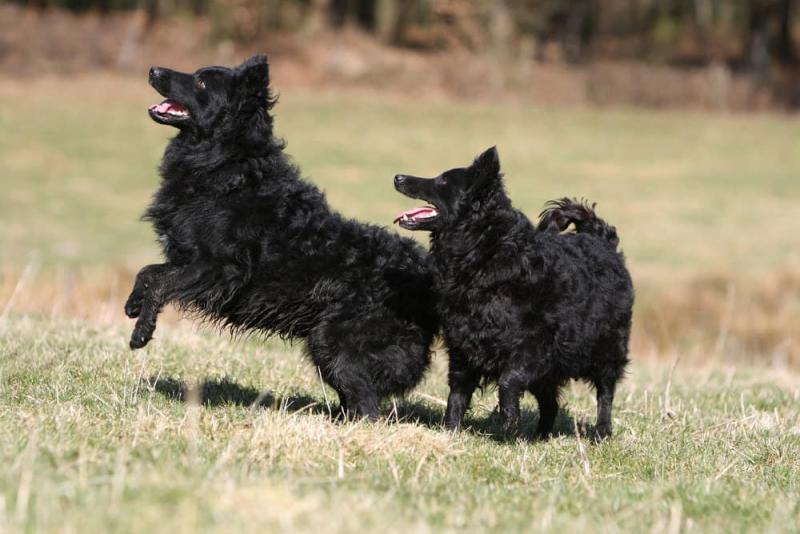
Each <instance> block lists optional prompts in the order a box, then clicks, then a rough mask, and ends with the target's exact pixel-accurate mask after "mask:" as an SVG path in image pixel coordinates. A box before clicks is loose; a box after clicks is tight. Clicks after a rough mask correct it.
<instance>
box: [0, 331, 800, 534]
mask: <svg viewBox="0 0 800 534" xmlns="http://www.w3.org/2000/svg"><path fill="white" fill-rule="evenodd" d="M161 333H162V335H161V336H159V339H157V340H156V341H155V342H154V343H153V344H152V346H151V347H150V348H149V349H147V350H146V351H144V352H141V353H135V354H132V353H130V352H129V351H128V350H126V349H125V348H124V344H123V340H124V339H125V331H123V330H121V329H120V328H118V327H115V326H99V325H97V324H88V323H81V322H67V321H45V320H38V319H34V318H31V317H26V318H24V317H14V316H11V317H9V318H6V319H5V320H2V321H0V429H2V430H1V431H0V529H2V528H8V529H11V530H15V529H19V530H24V531H63V532H76V531H81V532H101V531H142V532H149V531H153V530H156V531H186V532H189V531H196V530H201V531H209V530H223V531H232V532H240V531H262V532H263V531H268V532H269V531H285V532H297V531H324V532H353V531H359V532H362V531H376V532H409V531H420V532H426V531H470V532H478V531H484V530H486V529H494V530H496V531H498V532H515V531H532V530H533V531H565V529H566V531H576V530H579V529H580V530H581V531H585V532H614V531H622V530H624V531H630V530H632V531H648V530H652V531H659V532H660V531H665V532H667V531H668V532H678V531H679V529H680V530H685V531H695V532H737V531H751V532H769V531H774V532H778V531H797V529H798V528H800V524H798V518H799V517H800V508H799V507H798V502H800V377H798V376H797V375H793V374H780V375H778V374H774V373H768V372H765V371H755V370H747V369H733V368H725V369H722V368H718V369H713V368H706V369H683V368H682V367H681V365H680V364H679V365H678V367H677V369H676V370H675V372H674V375H673V376H672V378H671V380H670V373H671V367H670V366H660V365H658V366H651V365H649V364H645V363H641V362H640V363H637V364H635V365H634V366H633V368H632V372H631V375H630V376H629V378H628V379H627V380H626V382H625V383H624V385H623V386H622V387H621V389H620V391H619V394H618V398H617V402H616V404H615V415H614V425H615V431H616V432H615V436H614V437H613V438H612V439H611V440H610V441H608V442H605V443H602V444H599V445H592V444H590V443H587V441H586V439H585V438H583V437H582V438H580V440H579V439H578V438H577V437H576V436H575V435H574V427H575V425H578V426H580V427H584V426H585V425H587V424H591V423H593V422H594V402H593V398H592V395H591V393H590V392H589V390H588V389H587V388H586V387H584V386H582V385H575V386H572V387H570V388H568V390H567V391H566V394H565V395H564V402H563V405H564V410H563V412H562V414H561V415H560V417H559V420H558V423H557V429H558V431H559V433H560V434H561V435H558V436H557V437H555V438H553V439H552V440H550V441H548V442H545V443H542V442H529V441H527V440H525V439H519V440H515V441H514V440H512V441H503V440H502V439H500V437H499V436H498V435H497V434H495V427H494V426H493V424H492V423H490V422H487V421H489V417H490V412H491V410H492V408H493V406H494V405H495V402H496V400H495V392H494V391H493V390H489V391H487V392H486V393H485V394H484V395H483V396H480V395H478V396H476V398H475V406H474V409H473V412H472V416H471V419H470V420H469V423H470V424H471V425H472V429H471V430H469V431H464V432H462V433H459V434H449V433H447V432H445V431H443V430H442V429H441V428H440V427H439V426H438V423H439V421H440V419H441V416H442V410H443V408H442V406H441V399H443V398H445V395H446V386H445V382H444V378H443V377H444V372H443V358H442V355H441V354H439V355H438V357H437V358H436V366H435V369H434V371H433V372H432V373H430V375H429V378H428V379H427V381H426V382H425V383H424V384H423V385H422V386H421V387H420V388H418V390H417V392H416V393H414V394H412V395H411V396H409V397H408V398H407V399H405V400H402V401H399V403H398V405H397V406H398V408H397V409H398V413H399V414H400V419H401V421H400V422H399V423H397V422H393V421H392V422H388V423H387V422H382V423H377V424H367V423H348V424H339V423H334V422H332V421H331V420H330V418H329V416H328V407H327V404H326V403H327V400H326V399H330V398H331V395H332V391H330V390H326V389H324V388H323V387H322V386H321V385H320V383H319V380H318V378H317V376H316V374H315V372H314V370H313V369H312V368H311V367H310V366H309V364H308V363H306V361H305V360H304V359H303V357H302V356H301V355H300V354H299V352H298V351H297V350H295V349H292V348H288V347H285V346H283V345H282V344H280V343H272V342H270V343H266V344H265V343H262V342H256V341H255V340H239V341H238V342H235V343H231V342H230V340H228V339H226V338H224V337H218V336H213V335H209V336H206V335H201V334H197V333H194V332H191V331H187V330H173V331H170V332H168V333H164V332H161ZM180 381H184V382H186V383H189V384H202V383H204V382H205V383H207V386H206V388H205V397H204V398H205V400H206V402H207V403H208V404H206V405H203V406H199V405H197V403H196V402H195V403H192V402H189V403H186V402H183V401H181V400H179V399H178V398H176V397H174V396H170V395H168V394H165V393H169V392H173V393H174V392H176V391H177V388H176V384H177V383H178V382H180ZM156 383H157V384H159V385H158V386H156V385H155V384H156ZM259 393H261V394H262V397H263V398H264V399H266V400H265V402H264V403H263V404H265V405H263V404H262V405H260V406H256V407H251V406H250V404H251V403H253V401H254V400H255V399H256V397H257V395H259ZM189 396H190V397H192V395H189ZM392 410H393V406H392V404H391V403H389V404H387V405H386V406H385V407H384V413H385V414H387V415H388V416H389V418H390V420H391V419H393V417H392V416H391V413H392ZM415 419H418V420H416V421H415ZM535 422H536V410H535V405H534V403H533V402H532V401H531V400H530V399H527V400H526V402H525V417H524V424H523V428H524V429H525V431H526V432H531V431H532V429H533V427H534V426H535Z"/></svg>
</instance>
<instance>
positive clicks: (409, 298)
mask: <svg viewBox="0 0 800 534" xmlns="http://www.w3.org/2000/svg"><path fill="white" fill-rule="evenodd" d="M150 84H151V85H152V86H153V87H154V88H155V89H156V90H157V91H158V92H159V93H161V94H162V95H163V96H164V97H165V98H166V100H164V101H163V102H162V103H161V104H158V105H154V106H151V107H150V116H151V117H152V118H153V120H154V121H156V122H158V123H160V124H166V125H170V126H174V127H176V128H177V129H178V135H177V136H176V137H175V138H173V139H172V141H170V143H169V145H168V146H167V149H166V152H165V154H164V159H163V162H162V164H161V176H162V178H163V181H162V184H161V188H160V189H159V191H158V192H157V193H156V195H155V198H154V200H153V202H152V204H151V205H150V207H149V209H148V210H147V213H146V215H145V217H146V219H148V220H150V221H152V223H153V226H154V227H155V231H156V233H157V234H158V238H159V241H160V242H161V245H162V247H163V251H164V254H165V256H166V260H167V261H166V263H163V264H157V265H148V266H147V267H144V268H143V269H142V270H141V271H140V272H139V274H138V275H137V277H136V283H135V285H134V288H133V292H132V293H131V295H130V297H129V298H128V302H127V303H126V305H125V312H126V314H127V315H128V316H129V317H131V318H137V317H138V320H137V322H136V326H135V328H134V331H133V335H132V337H131V341H130V345H131V348H134V349H135V348H139V347H143V346H144V345H146V344H147V342H148V341H150V339H151V338H152V335H153V332H154V330H155V326H156V318H157V315H158V313H159V311H160V310H161V309H162V308H163V306H164V305H165V304H167V303H170V302H174V303H176V304H177V305H178V306H180V307H182V308H184V309H188V310H191V311H195V312H198V313H199V314H200V315H201V316H203V317H205V318H206V319H209V320H211V321H213V322H216V323H218V324H222V325H226V326H229V327H231V328H233V329H235V330H240V329H256V330H259V331H262V332H264V333H267V334H277V335H279V336H281V337H282V338H285V339H291V338H302V339H304V340H305V341H306V344H307V350H308V354H309V356H310V358H311V360H312V361H313V362H314V364H315V365H317V366H318V367H319V370H320V372H321V374H322V377H323V378H324V379H325V381H326V382H327V383H328V384H330V385H331V386H332V387H333V388H334V389H335V390H336V391H337V392H338V394H339V398H340V401H341V405H342V408H343V409H344V410H345V411H348V412H349V413H350V414H351V415H355V416H366V417H369V418H375V417H377V416H378V405H379V402H380V400H381V399H382V398H383V397H385V396H387V395H391V394H402V393H403V392H405V391H407V390H409V389H410V388H412V387H413V386H414V385H416V384H417V382H419V380H420V378H421V377H422V375H423V373H424V372H425V369H426V368H427V367H428V364H429V363H430V352H429V345H430V343H431V340H432V337H433V335H434V333H435V331H436V330H437V324H436V319H435V313H434V307H435V299H434V294H433V276H432V274H431V272H430V266H429V257H428V255H427V253H426V252H425V250H424V249H423V248H421V247H420V246H419V245H417V244H415V243H414V241H413V240H410V239H406V238H401V237H399V236H397V235H394V234H391V233H389V232H387V231H386V230H385V229H383V228H379V227H376V226H370V225H366V224H361V223H358V222H356V221H353V220H348V219H345V218H343V217H342V216H341V215H339V214H338V213H336V212H334V211H332V210H331V209H330V208H329V207H328V204H327V203H326V201H325V197H324V196H323V194H322V192H320V191H319V189H317V188H316V187H314V186H313V185H311V184H310V183H308V182H306V181H304V180H302V179H301V178H300V176H299V171H298V169H297V168H296V167H295V166H294V165H293V164H292V163H291V162H290V160H289V158H288V157H287V156H286V155H285V154H284V152H283V148H284V144H283V143H282V142H281V141H280V140H278V139H276V138H275V137H274V136H273V131H272V126H273V119H272V116H271V115H270V113H269V110H270V109H271V108H272V106H273V105H274V104H275V99H274V98H273V97H272V95H271V92H270V90H269V67H268V64H267V59H266V57H264V56H256V57H253V58H251V59H249V60H247V61H246V62H245V63H243V64H242V65H241V66H239V67H237V68H235V69H228V68H223V67H210V68H204V69H200V70H198V71H197V72H195V73H193V74H185V73H180V72H175V71H172V70H169V69H163V68H159V67H154V68H152V69H151V70H150Z"/></svg>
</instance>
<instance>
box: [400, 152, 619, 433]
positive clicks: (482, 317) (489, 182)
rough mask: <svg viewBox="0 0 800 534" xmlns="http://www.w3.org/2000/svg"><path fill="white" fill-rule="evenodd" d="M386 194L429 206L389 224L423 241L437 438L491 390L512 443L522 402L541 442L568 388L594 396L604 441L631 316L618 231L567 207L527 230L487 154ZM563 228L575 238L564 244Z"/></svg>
mask: <svg viewBox="0 0 800 534" xmlns="http://www.w3.org/2000/svg"><path fill="white" fill-rule="evenodd" d="M395 187H396V188H397V190H398V191H400V192H401V193H403V194H405V195H407V196H409V197H412V198H416V199H420V200H424V201H426V202H428V203H430V204H431V205H430V206H426V207H422V208H417V209H414V210H409V211H407V212H405V213H403V214H401V216H400V217H398V218H397V220H396V221H395V222H399V223H400V225H401V226H402V227H403V228H406V229H409V230H427V231H429V232H430V233H431V256H432V257H433V262H434V266H435V269H434V270H435V275H436V280H437V291H438V293H439V303H438V312H439V317H440V320H441V321H442V328H443V331H444V338H445V342H446V344H447V347H448V351H449V355H450V370H449V382H450V396H449V398H448V401H447V412H446V415H445V424H446V426H447V427H449V428H457V427H458V426H459V425H460V424H461V421H462V419H463V417H464V413H465V411H466V410H467V409H468V407H469V403H470V399H471V397H472V393H473V392H474V391H475V388H476V387H478V386H479V385H480V384H481V383H482V382H486V381H493V382H497V383H498V385H499V397H500V414H501V416H502V418H503V421H504V426H505V428H506V430H508V431H510V432H514V431H516V427H517V424H518V421H519V400H520V396H521V395H522V393H523V392H525V391H526V390H527V391H530V392H531V393H533V395H534V396H535V397H536V399H537V401H538V403H539V426H538V429H537V433H538V434H539V435H541V436H543V437H544V436H547V435H548V434H550V432H551V431H552V429H553V423H554V421H555V417H556V413H557V412H558V393H559V389H560V388H561V386H563V385H564V384H565V383H566V382H567V381H568V380H569V379H571V378H576V379H584V380H586V381H588V382H590V383H591V384H593V385H594V386H595V388H596V389H597V425H596V436H597V437H599V438H603V437H606V436H608V435H610V434H611V404H612V401H613V398H614V389H615V387H616V384H617V382H618V381H619V380H620V378H621V377H622V376H623V374H624V372H625V367H626V365H627V363H628V336H629V332H630V327H631V308H632V306H633V286H632V283H631V278H630V275H629V273H628V270H627V269H626V267H625V261H624V259H623V256H622V254H621V253H620V252H617V243H618V239H617V233H616V230H615V229H614V228H613V227H612V226H609V225H608V224H606V223H605V222H604V221H603V220H601V219H599V218H598V217H597V216H596V215H595V213H594V210H593V209H592V208H590V207H589V206H587V205H586V204H583V203H578V202H574V201H571V200H569V199H563V200H559V201H556V202H552V203H550V204H549V207H548V209H546V210H545V211H544V212H542V215H541V219H540V222H539V225H538V228H537V227H534V225H533V224H532V223H531V222H530V221H529V220H528V218H527V217H525V215H523V214H522V213H521V212H519V211H517V210H516V209H514V208H513V207H512V206H511V201H510V200H509V198H508V196H507V195H506V193H505V191H504V188H503V182H502V175H501V173H500V162H499V158H498V155H497V150H496V149H495V148H491V149H489V150H487V151H486V152H484V153H483V154H481V155H480V156H478V157H477V159H476V160H475V161H474V163H473V164H472V165H471V166H469V167H467V168H460V169H452V170H449V171H447V172H445V173H443V174H442V175H440V176H438V177H436V178H430V179H428V178H417V177H413V176H402V175H398V176H396V177H395ZM570 223H572V224H574V226H575V232H574V233H566V234H562V233H561V232H562V231H563V230H565V229H567V227H568V226H569V225H570Z"/></svg>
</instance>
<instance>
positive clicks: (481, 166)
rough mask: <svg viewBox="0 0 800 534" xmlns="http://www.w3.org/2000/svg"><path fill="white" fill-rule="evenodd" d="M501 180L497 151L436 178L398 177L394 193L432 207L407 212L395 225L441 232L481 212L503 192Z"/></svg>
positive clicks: (491, 150)
mask: <svg viewBox="0 0 800 534" xmlns="http://www.w3.org/2000/svg"><path fill="white" fill-rule="evenodd" d="M501 176H502V175H501V174H500V158H499V156H498V154H497V148H496V147H492V148H490V149H488V150H486V151H485V152H483V153H482V154H480V155H479V156H478V157H477V158H475V161H473V162H472V165H470V166H469V167H463V168H458V169H450V170H449V171H445V172H444V173H442V174H440V175H439V176H437V177H435V178H419V177H416V176H406V175H403V174H398V175H397V176H395V177H394V187H395V189H397V190H398V191H399V192H401V193H403V194H404V195H406V196H407V197H411V198H416V199H418V200H424V201H425V202H427V203H428V204H429V205H428V206H422V207H419V208H414V209H411V210H408V211H404V212H403V213H401V214H400V215H399V216H398V217H397V218H396V219H395V220H394V222H395V223H399V224H400V226H402V227H403V228H405V229H407V230H428V231H430V232H437V231H440V230H442V229H444V228H446V227H447V226H448V225H450V224H453V223H455V222H458V221H459V220H461V219H463V218H464V217H466V216H468V215H471V214H473V213H475V212H478V211H480V210H481V208H482V207H483V205H484V203H485V201H486V200H487V199H488V198H490V197H491V194H492V193H493V192H494V191H497V190H502V183H501Z"/></svg>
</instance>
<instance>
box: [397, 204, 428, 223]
mask: <svg viewBox="0 0 800 534" xmlns="http://www.w3.org/2000/svg"><path fill="white" fill-rule="evenodd" d="M435 212H436V210H435V209H433V208H429V207H427V206H425V207H422V208H414V209H410V210H407V211H404V212H403V213H401V214H400V215H398V216H397V218H396V219H395V220H394V222H397V221H399V220H400V219H402V218H403V216H405V217H408V218H409V219H413V218H414V217H416V216H417V215H422V214H427V213H435Z"/></svg>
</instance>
